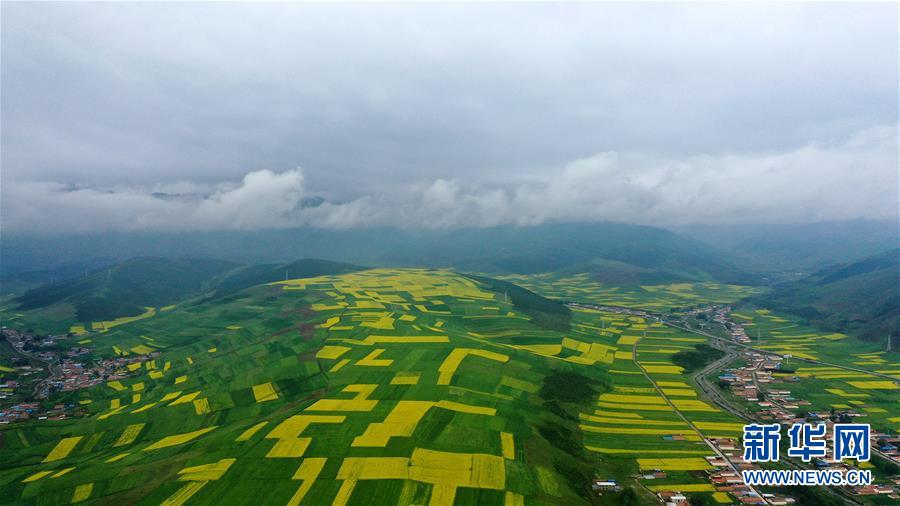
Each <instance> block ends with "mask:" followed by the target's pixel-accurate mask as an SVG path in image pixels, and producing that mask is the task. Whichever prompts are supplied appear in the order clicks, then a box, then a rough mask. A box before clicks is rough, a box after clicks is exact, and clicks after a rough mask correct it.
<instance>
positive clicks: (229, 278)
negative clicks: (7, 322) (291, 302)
mask: <svg viewBox="0 0 900 506" xmlns="http://www.w3.org/2000/svg"><path fill="white" fill-rule="evenodd" d="M359 269H360V267H357V266H353V265H349V264H341V263H336V262H329V261H326V260H317V259H306V260H298V261H296V262H291V263H289V264H268V265H254V266H242V265H240V264H237V263H234V262H229V261H224V260H210V259H171V258H157V257H139V258H135V259H132V260H127V261H125V262H122V263H120V264H116V265H113V266H110V267H107V268H103V269H100V270H95V271H93V272H91V273H89V274H86V275H83V276H78V277H75V278H72V279H69V280H66V281H62V282H58V283H50V284H46V285H42V286H40V287H38V288H35V289H32V290H29V291H27V292H25V293H24V294H23V295H21V296H20V297H18V298H17V299H16V303H17V304H18V306H17V309H18V310H21V311H27V310H31V309H38V308H45V307H49V306H53V305H54V304H72V305H73V306H74V308H75V316H76V319H78V320H79V321H82V322H92V321H104V320H112V319H115V318H119V317H123V316H135V315H138V314H141V313H143V312H144V311H145V310H144V308H145V307H159V306H166V305H169V304H176V303H179V302H182V301H184V300H186V299H189V298H192V297H198V296H201V295H204V294H209V298H212V299H215V298H221V297H224V296H226V295H230V294H233V293H235V292H238V291H240V290H243V289H245V288H248V287H251V286H255V285H259V284H262V283H268V282H272V281H277V280H281V279H284V278H285V276H289V277H291V278H303V277H312V276H319V275H324V274H342V273H346V272H352V271H354V270H359Z"/></svg>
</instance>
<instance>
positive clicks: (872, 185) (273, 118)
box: [0, 2, 900, 233]
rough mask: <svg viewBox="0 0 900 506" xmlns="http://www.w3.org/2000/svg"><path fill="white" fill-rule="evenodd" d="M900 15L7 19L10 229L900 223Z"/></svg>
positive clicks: (393, 9)
mask: <svg viewBox="0 0 900 506" xmlns="http://www.w3.org/2000/svg"><path fill="white" fill-rule="evenodd" d="M897 15H898V5H897V4H896V3H891V2H868V3H866V2H861V3H850V2H799V3H796V2H795V3H790V2H770V3H752V2H743V3H742V2H738V3H714V2H694V3H691V2H684V3H665V2H663V3H646V2H632V3H628V2H619V3H616V2H581V3H579V2H573V3H552V2H545V3H540V2H535V3H502V2H501V3H477V2H476V3H466V2H463V3H435V2H422V3H417V2H411V3H402V2H401V3H395V4H377V5H376V4H367V3H340V2H336V3H335V2H225V3H205V2H195V3H179V2H172V3H165V2H163V3H153V2H143V3H142V2H107V3H94V2H7V3H4V5H3V16H0V25H2V26H0V39H2V40H0V42H2V43H0V52H2V54H0V67H2V68H0V80H2V94H0V102H2V104H0V105H2V119H3V121H2V124H0V141H2V149H0V165H2V173H0V178H2V179H0V182H2V211H3V216H2V226H3V231H4V232H5V231H10V230H15V231H33V232H35V233H60V232H71V231H95V230H110V229H115V230H121V229H127V230H201V229H204V230H205V229H235V228H237V229H256V228H266V227H292V226H304V225H309V226H320V227H356V226H370V225H400V226H407V227H413V226H427V227H456V226H482V225H493V224H500V223H513V224H532V223H542V222H548V221H577V220H617V221H626V222H636V223H649V224H678V223H697V222H710V223H721V222H727V223H733V222H743V221H768V222H807V221H817V220H822V219H840V218H855V217H896V214H897V200H898V198H897V186H898V185H897V153H896V150H897V146H896V144H897V141H896V125H897V123H898V121H900V118H898V110H900V104H898V100H900V95H898V94H897V89H898V88H900V77H898V73H900V69H898V66H900V54H898V51H900V48H898V45H897V40H898V25H897V22H896V20H897ZM885 125H887V126H885ZM296 167H302V169H297V168H296ZM260 169H269V170H268V171H267V170H260ZM320 200H324V203H321V202H320Z"/></svg>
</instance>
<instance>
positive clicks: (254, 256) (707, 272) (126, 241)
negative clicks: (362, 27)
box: [0, 223, 754, 283]
mask: <svg viewBox="0 0 900 506" xmlns="http://www.w3.org/2000/svg"><path fill="white" fill-rule="evenodd" d="M0 248H2V255H3V260H4V261H3V266H2V268H3V272H2V275H3V278H4V279H8V278H10V277H14V276H21V275H22V273H25V272H30V271H35V270H39V269H50V268H54V267H58V266H60V265H68V264H73V263H77V262H81V261H85V260H87V259H92V258H98V257H113V258H116V259H119V260H124V259H127V258H131V257H133V256H143V255H153V256H159V257H173V256H178V257H183V256H190V257H197V258H218V259H222V260H227V261H232V262H237V263H241V264H258V263H280V262H287V261H290V260H291V259H294V258H298V257H315V258H326V259H328V260H332V261H338V262H347V263H352V264H358V265H369V266H420V267H449V268H455V269H458V270H462V271H469V272H485V273H493V274H501V273H535V272H549V271H557V270H562V269H567V270H572V269H576V270H577V269H585V270H590V269H594V270H597V272H598V275H602V276H607V275H608V276H613V277H615V276H616V275H618V274H617V273H616V271H617V270H619V268H620V267H621V268H623V269H625V270H627V271H630V272H631V274H628V277H629V278H631V279H635V280H639V279H642V277H643V276H649V278H650V279H653V278H654V276H656V275H658V274H659V273H662V274H663V277H662V278H661V279H672V280H681V279H704V280H719V281H727V282H738V283H751V282H754V278H753V277H752V276H748V275H747V274H746V273H745V272H744V271H743V270H741V269H739V268H736V267H734V266H733V265H732V264H731V262H730V260H729V259H728V258H727V256H726V255H724V254H723V253H721V252H719V251H717V250H716V248H714V247H710V246H709V245H706V244H703V243H701V242H699V241H697V240H693V239H687V238H685V237H682V236H679V235H678V234H676V233H673V232H670V231H667V230H663V229H660V228H655V227H647V226H637V225H626V224H617V223H592V224H548V225H539V226H531V227H514V226H501V227H490V228H465V229H439V230H422V229H418V230H410V229H398V228H368V229H353V230H324V229H312V228H302V229H290V230H265V231H249V232H248V231H244V232H241V231H228V232H196V233H171V234H150V233H130V234H126V233H118V234H104V235H97V236H90V237H65V238H36V237H27V236H21V235H19V236H5V237H4V240H3V242H2V245H0ZM604 261H606V262H604ZM581 272H584V270H582V271H581ZM602 276H601V277H602ZM610 279H612V278H610Z"/></svg>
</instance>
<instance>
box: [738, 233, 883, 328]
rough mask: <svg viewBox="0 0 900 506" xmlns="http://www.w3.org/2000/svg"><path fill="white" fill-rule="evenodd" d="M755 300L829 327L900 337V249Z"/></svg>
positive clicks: (830, 269) (839, 267) (821, 273)
mask: <svg viewBox="0 0 900 506" xmlns="http://www.w3.org/2000/svg"><path fill="white" fill-rule="evenodd" d="M750 301H751V302H752V303H754V304H756V305H758V306H762V307H765V308H767V309H772V310H776V311H780V312H785V313H792V314H795V315H798V316H800V317H802V318H804V319H806V320H807V321H809V322H810V323H812V324H813V325H815V326H818V327H820V328H822V329H825V330H829V331H837V332H844V333H849V334H854V335H858V336H860V337H862V338H864V339H867V340H876V341H877V340H884V339H885V338H886V337H887V335H888V334H893V335H894V336H895V338H900V249H895V250H891V251H886V252H884V253H881V254H879V255H874V256H871V257H867V258H864V259H862V260H859V261H856V262H851V263H844V264H838V265H833V266H831V267H827V268H825V269H822V270H820V271H818V272H816V273H814V274H812V275H811V276H808V277H806V278H803V279H801V280H799V281H796V282H792V283H787V284H784V285H781V286H778V287H776V288H775V290H773V291H772V292H770V293H767V294H765V295H761V296H758V297H754V298H751V299H750Z"/></svg>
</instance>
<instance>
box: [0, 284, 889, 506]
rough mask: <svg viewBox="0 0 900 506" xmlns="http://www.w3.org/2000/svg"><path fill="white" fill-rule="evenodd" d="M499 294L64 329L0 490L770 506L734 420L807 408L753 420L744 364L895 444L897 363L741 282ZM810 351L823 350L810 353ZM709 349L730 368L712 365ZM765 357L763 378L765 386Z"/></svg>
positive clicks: (111, 497)
mask: <svg viewBox="0 0 900 506" xmlns="http://www.w3.org/2000/svg"><path fill="white" fill-rule="evenodd" d="M274 270H280V269H274ZM311 274H314V273H311ZM502 279H503V280H502V281H501V280H495V279H492V278H488V277H484V276H481V275H479V276H472V275H461V274H458V273H456V272H453V271H450V270H434V269H368V270H359V269H354V270H353V271H352V272H346V273H342V274H329V275H318V276H317V275H310V276H309V277H299V278H289V279H282V280H269V281H267V282H264V283H262V284H258V285H256V286H249V287H247V288H238V289H235V290H228V291H227V292H226V293H223V294H222V296H220V297H216V296H209V295H199V294H198V295H195V296H194V297H193V298H188V299H182V300H180V301H178V300H176V301H175V303H174V304H170V305H168V306H164V307H157V308H153V307H150V306H148V309H147V310H145V312H143V313H141V314H139V315H137V316H135V317H119V318H120V320H119V321H118V322H117V321H116V320H115V319H113V320H107V321H105V322H102V321H101V322H75V321H72V322H70V323H67V324H65V325H64V326H66V327H67V328H68V329H69V332H68V333H66V334H64V337H61V338H60V339H57V340H56V341H54V349H58V350H59V351H56V352H55V353H56V355H54V356H53V357H52V358H53V359H54V360H55V361H56V362H58V363H61V364H62V366H63V370H64V371H70V370H75V371H77V374H76V375H75V377H76V378H81V379H75V380H74V381H85V383H84V384H77V385H76V386H72V385H71V384H70V385H68V386H67V384H66V381H68V380H66V379H65V377H63V378H62V381H60V378H59V377H58V374H59V373H56V372H55V373H54V375H53V376H52V377H51V379H55V380H56V381H47V382H46V384H47V385H55V388H54V389H53V390H52V392H51V391H48V392H47V395H46V396H44V397H45V398H47V400H48V401H50V402H47V401H45V402H43V403H41V404H39V405H34V406H35V408H34V413H32V414H31V415H27V414H26V415H25V416H24V417H23V416H22V415H21V409H20V410H19V411H16V408H15V407H11V406H9V404H7V405H6V408H4V409H5V410H6V412H7V421H8V422H12V423H8V424H7V425H5V426H0V455H2V456H3V459H2V461H3V462H4V463H5V464H4V465H3V466H2V468H0V486H2V491H3V496H4V497H17V498H18V499H17V500H16V501H17V502H22V503H35V504H38V503H45V502H48V501H49V502H69V501H73V502H82V501H90V502H95V503H98V504H104V503H120V502H129V503H130V502H137V503H141V504H156V503H161V504H170V505H177V504H193V503H210V502H215V503H223V504H224V503H233V504H241V503H243V502H245V501H246V500H249V498H250V497H253V496H255V495H259V494H265V495H266V497H267V500H270V501H271V502H274V503H285V504H322V503H331V504H367V503H370V502H371V501H375V502H376V503H378V504H385V503H389V504H394V503H396V504H417V503H428V504H454V503H455V504H469V503H475V502H477V503H479V504H509V505H516V504H531V503H547V504H554V503H563V504H573V503H600V504H621V503H627V502H628V501H633V502H634V503H635V504H653V503H655V502H656V501H658V500H660V498H662V497H676V498H677V497H679V494H681V496H684V497H686V498H687V497H689V498H691V499H690V500H692V501H706V502H709V503H715V504H729V503H733V502H738V501H739V502H742V503H745V504H746V503H758V504H778V503H779V502H780V501H783V500H792V499H790V498H791V494H790V492H789V491H776V490H772V491H768V490H758V489H756V488H753V487H749V486H746V485H743V484H742V482H740V474H739V471H740V470H741V469H744V468H746V466H747V465H746V464H744V463H743V461H742V459H741V455H740V452H739V451H738V449H739V448H740V437H741V431H742V427H743V424H744V423H745V422H746V420H765V419H771V418H772V417H776V418H777V419H780V420H783V421H785V422H787V421H789V420H791V419H792V418H797V417H798V416H800V415H801V414H800V413H799V412H798V411H797V410H796V409H795V410H790V409H787V407H788V406H786V405H785V404H783V403H782V404H774V405H773V403H772V402H770V403H769V406H768V409H765V408H764V406H762V404H763V403H761V402H759V401H757V402H751V401H749V400H747V399H745V398H742V397H740V396H738V395H736V394H735V391H736V390H735V387H734V386H731V387H730V388H726V387H724V386H720V385H719V383H720V382H721V381H720V380H719V379H717V376H721V375H728V374H731V375H732V376H735V377H737V375H736V374H735V373H734V371H745V370H747V368H750V369H751V370H750V372H749V373H740V374H742V375H743V374H749V376H747V377H748V378H749V380H748V381H750V382H751V383H752V384H753V385H755V386H757V387H759V391H760V392H765V393H766V398H767V399H774V395H773V394H774V391H780V390H782V389H783V390H786V391H789V392H790V393H791V395H793V399H796V400H795V401H794V402H795V403H802V404H803V405H804V406H805V409H804V411H805V412H806V413H807V414H811V413H818V416H821V417H823V418H825V419H827V418H829V417H836V416H862V417H865V418H863V420H865V421H866V422H869V423H872V425H873V428H874V429H875V430H877V431H878V434H887V435H888V436H887V437H888V438H890V437H893V436H891V435H892V434H896V432H897V428H898V425H900V424H898V423H897V422H898V421H900V418H898V416H900V413H898V410H897V408H896V395H895V393H894V392H893V390H894V389H895V388H897V377H896V371H897V369H900V359H898V356H897V354H896V353H895V352H891V353H883V352H879V351H878V344H877V343H862V342H860V341H859V340H858V339H857V338H855V337H850V336H846V335H833V334H824V333H816V331H814V330H812V329H810V328H808V327H804V326H803V324H802V323H798V322H796V321H794V320H791V319H790V318H791V317H790V316H788V315H776V314H775V313H771V312H769V311H767V310H761V309H744V308H739V309H738V310H734V311H732V310H730V305H731V304H736V303H739V301H741V300H745V299H747V297H751V296H753V295H756V294H759V293H761V292H760V289H758V288H754V287H747V286H741V285H725V284H717V283H711V282H703V283H694V284H689V283H686V284H666V285H645V286H630V287H628V286H619V287H610V286H605V285H602V284H600V283H597V282H595V281H591V279H589V278H588V277H587V275H575V276H561V275H544V274H541V275H521V274H520V275H506V276H502ZM564 303H565V304H564ZM7 307H8V309H6V310H4V313H3V314H4V315H10V314H12V315H13V316H15V315H16V314H21V316H20V317H19V318H21V319H22V320H20V321H30V320H28V319H29V318H30V317H33V316H32V315H30V314H28V313H29V312H28V310H26V311H25V312H24V314H23V313H22V312H21V311H20V310H19V309H16V308H14V307H13V308H9V306H7ZM38 311H39V310H38ZM17 312H18V313H17ZM16 320H17V319H16V318H13V319H11V320H6V321H9V322H11V323H13V324H15V323H16ZM61 323H65V321H64V320H63V321H61ZM52 325H57V327H55V328H59V326H58V325H59V324H52ZM51 328H54V327H52V326H51ZM754 334H758V336H759V337H756V336H754ZM44 341H46V339H44ZM823 342H825V343H829V346H832V344H831V343H834V344H833V346H835V349H834V350H831V349H830V348H829V347H828V346H813V343H823ZM707 344H712V345H713V348H711V349H712V350H713V351H715V348H721V349H722V350H724V353H722V356H721V357H715V356H713V355H710V358H705V357H706V355H709V354H710V353H712V352H707V351H704V350H707V349H710V348H709V347H708V346H706V345H707ZM35 346H37V345H35ZM845 350H852V351H853V353H852V354H848V352H847V351H845ZM73 351H75V355H74V356H73V355H72V352H73ZM688 352H690V353H693V354H694V355H695V356H696V357H695V358H690V359H688V358H687V357H688V356H691V355H690V353H688ZM44 353H48V352H44ZM785 355H790V356H791V358H788V357H785ZM767 356H768V357H769V359H768V360H769V361H775V362H776V363H777V364H778V365H777V367H775V368H774V372H773V373H767V376H766V377H765V379H764V378H762V377H761V376H760V374H761V371H760V370H759V367H760V364H761V363H762V361H761V360H760V359H765V357H767ZM64 357H65V358H64ZM682 357H685V358H682ZM804 360H806V361H811V360H821V361H823V362H828V363H829V364H831V365H828V366H823V365H822V364H819V363H807V362H803V361H804ZM788 364H789V366H788ZM770 365H771V364H770ZM782 367H783V368H784V370H783V371H780V370H779V369H780V368H782ZM10 369H11V368H10ZM769 369H770V370H771V369H772V368H769ZM10 372H13V373H14V374H15V372H16V370H15V369H11V371H5V372H4V375H8V374H9V373H10ZM876 375H878V376H876ZM85 378H87V379H86V380H85ZM4 380H6V378H4ZM760 381H766V385H765V387H763V386H762V384H761V383H759V382H760ZM26 404H27V403H26ZM17 406H18V407H19V408H21V406H22V404H21V403H20V404H19V405H17ZM38 406H40V407H38ZM779 410H780V411H779ZM835 410H836V411H835ZM13 413H18V414H16V415H15V416H13V417H10V416H9V415H10V414H13ZM805 416H806V415H805ZM880 437H881V438H882V439H883V438H884V436H880ZM882 446H884V445H882ZM888 446H889V445H888ZM878 458H880V459H883V460H884V461H885V462H889V460H891V459H893V457H892V456H890V455H888V454H885V453H882V454H880V456H879V457H878ZM148 473H149V474H148ZM139 476H152V478H150V479H140V480H138V477H139ZM879 476H880V478H879V480H880V483H885V481H884V480H886V479H887V478H888V477H889V476H890V475H889V474H884V473H880V474H879ZM736 480H737V481H736ZM828 494H830V495H826V496H827V497H834V498H838V499H836V500H841V501H843V500H847V501H851V502H854V503H860V504H862V503H873V504H879V502H878V500H877V499H878V498H879V497H885V496H882V495H880V494H875V495H872V496H871V497H872V499H870V498H869V496H865V497H863V496H859V497H856V498H854V496H855V495H858V494H854V493H852V492H851V491H849V490H848V491H844V490H831V491H830V492H829V493H828ZM872 501H875V502H872Z"/></svg>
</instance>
